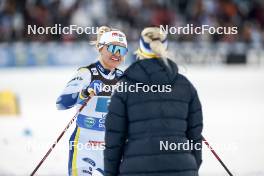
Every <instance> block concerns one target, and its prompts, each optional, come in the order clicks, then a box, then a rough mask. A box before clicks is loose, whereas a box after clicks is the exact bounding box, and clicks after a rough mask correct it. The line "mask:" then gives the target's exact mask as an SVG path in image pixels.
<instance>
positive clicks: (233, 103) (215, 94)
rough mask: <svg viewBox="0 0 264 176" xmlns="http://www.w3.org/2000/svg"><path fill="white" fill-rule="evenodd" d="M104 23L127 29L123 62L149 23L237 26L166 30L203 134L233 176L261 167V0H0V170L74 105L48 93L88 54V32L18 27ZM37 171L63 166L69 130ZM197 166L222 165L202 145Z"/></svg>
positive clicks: (25, 162) (248, 175)
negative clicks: (61, 106)
mask: <svg viewBox="0 0 264 176" xmlns="http://www.w3.org/2000/svg"><path fill="white" fill-rule="evenodd" d="M55 24H61V25H62V26H69V25H71V24H75V25H78V26H82V27H86V26H94V27H98V26H101V25H109V26H111V27H115V28H118V29H120V30H122V31H124V32H125V33H126V34H127V37H128V42H129V54H128V56H127V58H126V60H125V63H124V64H123V65H122V68H123V69H125V68H126V67H127V66H129V65H130V64H131V63H132V62H133V61H134V60H135V59H134V57H133V51H134V50H135V49H136V47H137V46H138V39H139V36H140V31H141V30H142V29H143V28H144V27H147V26H152V25H166V24H168V25H170V26H185V25H186V24H194V25H195V26H201V25H203V24H208V25H210V26H223V27H224V26H226V27H228V26H237V27H238V34H237V35H207V34H204V35H185V34H182V35H176V34H175V35H169V36H168V37H169V50H170V51H172V52H173V54H174V55H175V57H174V58H172V59H173V60H175V61H176V62H177V63H178V64H179V67H180V71H181V72H182V73H183V74H185V75H187V77H188V78H189V79H191V80H192V81H193V82H194V84H195V86H196V87H197V89H198V91H199V93H200V97H201V101H202V104H203V111H204V123H205V127H204V136H205V137H207V138H208V140H209V142H210V143H211V144H212V145H213V146H215V148H216V150H217V151H218V153H219V155H220V156H221V157H222V159H223V160H224V162H225V163H226V164H227V165H228V167H230V169H231V170H232V171H233V172H234V173H235V175H239V176H263V175H264V165H263V163H264V157H263V156H264V151H263V148H264V133H263V125H264V120H263V117H264V116H263V115H264V107H263V106H264V101H263V100H264V50H263V44H264V1H263V0H0V175H29V173H30V172H31V171H32V170H33V169H34V167H35V166H36V164H37V163H38V162H39V160H40V159H41V157H42V156H43V155H44V154H45V152H46V151H47V149H48V148H49V146H50V144H51V143H52V142H53V141H54V140H55V139H56V137H57V135H58V134H59V132H60V131H61V130H62V129H63V128H64V127H65V125H66V124H67V122H68V121H69V120H70V119H71V117H72V116H73V115H74V110H68V111H57V110H56V107H55V101H56V98H57V96H58V95H59V93H60V92H61V91H62V89H63V88H64V86H65V84H66V82H67V81H68V80H69V78H70V77H71V76H72V75H73V74H74V72H75V70H76V69H77V68H78V67H80V66H83V65H88V64H90V63H91V62H94V61H95V60H96V58H97V52H96V51H95V49H94V48H93V47H92V46H90V45H89V41H90V40H92V39H94V37H95V36H94V35H85V34H84V35H77V34H72V35H63V34H62V35H51V34H49V35H28V34H27V26H28V25H37V26H43V27H46V26H54V25H55ZM71 130H73V129H72V128H71V129H70V130H69V131H68V133H67V135H66V136H64V137H63V139H62V141H61V142H60V143H59V145H58V146H57V147H56V148H55V150H54V151H53V152H52V153H51V155H50V156H49V158H48V159H47V160H46V162H45V163H44V164H43V166H42V167H41V168H40V170H39V172H38V174H39V175H67V159H68V144H67V141H68V139H69V135H70V133H71ZM203 150H204V152H203V165H202V167H201V170H200V175H201V176H212V175H213V176H223V175H226V173H225V171H224V170H223V169H222V168H221V166H220V165H219V163H218V162H217V161H216V160H215V158H213V156H212V155H211V153H210V152H209V151H208V149H207V148H206V147H204V149H203Z"/></svg>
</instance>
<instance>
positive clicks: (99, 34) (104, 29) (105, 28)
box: [90, 26, 113, 50]
mask: <svg viewBox="0 0 264 176" xmlns="http://www.w3.org/2000/svg"><path fill="white" fill-rule="evenodd" d="M112 30H113V29H112V28H110V27H108V26H101V27H99V29H98V31H97V36H96V40H94V41H91V42H90V44H91V45H95V47H96V48H97V49H98V50H99V49H100V48H99V47H100V43H99V41H100V38H101V37H102V35H103V34H104V33H105V32H110V31H112Z"/></svg>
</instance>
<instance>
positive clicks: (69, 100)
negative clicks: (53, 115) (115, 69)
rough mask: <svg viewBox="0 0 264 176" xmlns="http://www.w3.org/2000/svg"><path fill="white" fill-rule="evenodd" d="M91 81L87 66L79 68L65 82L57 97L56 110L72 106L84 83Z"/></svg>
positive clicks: (87, 83)
mask: <svg viewBox="0 0 264 176" xmlns="http://www.w3.org/2000/svg"><path fill="white" fill-rule="evenodd" d="M90 82H91V73H90V71H89V70H88V69H87V68H81V69H79V70H78V72H77V73H76V74H75V75H74V76H73V77H72V79H71V80H70V81H69V82H68V83H67V85H66V87H65V88H64V90H63V92H62V93H61V95H60V96H59V97H58V98H57V101H56V106H57V109H58V110H65V109H69V108H72V107H73V106H74V105H75V104H76V103H77V101H78V99H79V93H80V91H81V90H82V88H83V87H84V86H85V85H89V84H90Z"/></svg>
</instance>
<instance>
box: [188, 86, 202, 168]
mask: <svg viewBox="0 0 264 176" xmlns="http://www.w3.org/2000/svg"><path fill="white" fill-rule="evenodd" d="M191 94H192V95H191V100H190V103H189V113H188V129H187V138H188V139H189V140H193V145H194V149H193V151H192V154H193V155H194V157H195V160H196V162H197V166H198V168H199V167H200V165H201V163H202V129H203V115H202V107H201V103H200V100H199V97H198V94H197V91H196V89H195V88H194V87H193V86H192V85H191Z"/></svg>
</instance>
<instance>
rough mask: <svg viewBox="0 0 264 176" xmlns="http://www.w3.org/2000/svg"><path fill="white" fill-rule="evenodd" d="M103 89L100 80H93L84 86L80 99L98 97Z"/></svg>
mask: <svg viewBox="0 0 264 176" xmlns="http://www.w3.org/2000/svg"><path fill="white" fill-rule="evenodd" d="M102 89H103V82H102V81H101V80H94V81H92V82H91V83H90V85H89V86H88V87H87V86H85V87H84V89H82V91H81V93H80V98H81V99H86V98H88V97H89V96H90V95H91V94H93V95H98V94H99V93H100V92H101V91H102Z"/></svg>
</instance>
